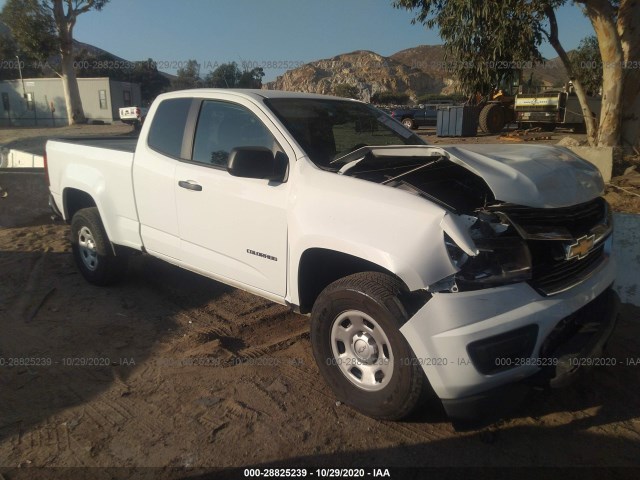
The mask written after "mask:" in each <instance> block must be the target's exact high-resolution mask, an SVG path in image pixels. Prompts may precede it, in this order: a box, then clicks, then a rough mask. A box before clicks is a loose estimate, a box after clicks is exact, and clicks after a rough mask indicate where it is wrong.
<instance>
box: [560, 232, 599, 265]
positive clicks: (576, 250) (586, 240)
mask: <svg viewBox="0 0 640 480" xmlns="http://www.w3.org/2000/svg"><path fill="white" fill-rule="evenodd" d="M595 238H596V236H595V235H589V236H587V235H585V236H584V237H580V238H578V239H577V240H576V243H574V244H572V245H568V246H567V247H566V251H567V260H571V259H572V258H576V257H578V259H581V258H584V257H586V256H587V255H588V254H589V252H590V251H591V249H592V248H593V242H594V240H595Z"/></svg>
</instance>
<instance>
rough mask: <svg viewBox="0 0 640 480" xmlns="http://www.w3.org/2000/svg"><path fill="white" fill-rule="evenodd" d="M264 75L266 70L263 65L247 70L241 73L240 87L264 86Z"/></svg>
mask: <svg viewBox="0 0 640 480" xmlns="http://www.w3.org/2000/svg"><path fill="white" fill-rule="evenodd" d="M262 77H264V70H263V69H262V67H257V68H253V69H251V70H245V71H244V72H242V74H241V75H240V79H239V80H238V87H239V88H262Z"/></svg>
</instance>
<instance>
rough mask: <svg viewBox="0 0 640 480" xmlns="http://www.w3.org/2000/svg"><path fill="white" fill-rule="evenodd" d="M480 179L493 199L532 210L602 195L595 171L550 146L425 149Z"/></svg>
mask: <svg viewBox="0 0 640 480" xmlns="http://www.w3.org/2000/svg"><path fill="white" fill-rule="evenodd" d="M429 148H430V149H432V151H433V150H435V151H438V150H442V151H443V152H446V154H447V157H449V159H450V160H451V161H452V162H454V163H457V164H459V165H461V166H463V167H465V168H467V169H469V170H471V171H472V172H473V173H475V174H476V175H478V176H480V177H482V178H483V179H484V181H485V182H486V183H487V185H488V186H489V188H490V189H491V191H492V192H493V194H494V196H495V198H496V200H501V201H503V202H509V203H515V204H518V205H523V206H528V207H533V208H559V207H568V206H571V205H576V204H579V203H584V202H587V201H589V200H592V199H594V198H596V197H598V196H600V195H602V194H603V192H604V182H603V180H602V176H601V175H600V172H599V171H598V169H597V168H596V167H595V166H594V165H592V164H591V163H589V162H587V161H586V160H584V159H582V158H580V157H579V156H577V155H576V154H574V153H573V152H571V151H570V150H568V149H566V148H563V147H556V146H553V145H499V144H482V145H449V146H440V145H438V146H435V145H430V146H429Z"/></svg>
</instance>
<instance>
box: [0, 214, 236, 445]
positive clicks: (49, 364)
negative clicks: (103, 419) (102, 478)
mask: <svg viewBox="0 0 640 480" xmlns="http://www.w3.org/2000/svg"><path fill="white" fill-rule="evenodd" d="M39 228H41V227H36V229H39ZM42 228H43V229H50V228H52V229H53V230H52V231H49V230H45V233H43V234H42V236H40V235H37V234H35V233H33V230H34V229H33V228H31V229H28V228H18V229H11V232H15V238H13V239H12V240H13V242H12V244H11V245H10V246H9V247H7V244H5V245H3V243H4V241H5V240H6V236H4V237H3V238H2V239H1V240H3V242H0V272H2V273H1V275H0V332H1V334H0V441H3V440H5V439H7V438H8V437H12V440H11V441H12V442H18V443H20V442H21V441H23V437H24V435H26V434H27V433H28V432H29V431H30V429H31V428H32V427H34V426H35V425H42V424H46V423H47V422H48V419H49V418H50V417H52V416H54V415H56V414H58V413H60V412H63V411H64V410H66V409H69V408H70V407H75V406H81V405H85V404H89V403H91V402H92V400H93V399H95V398H96V397H100V396H102V395H105V392H108V395H109V396H114V395H115V396H127V395H129V394H130V393H131V385H130V384H129V382H128V379H129V378H130V376H131V375H132V374H134V373H135V372H136V370H137V369H139V368H141V367H145V366H146V365H145V363H146V362H149V361H151V362H154V361H155V360H154V359H153V355H154V353H156V352H157V349H158V346H159V345H160V344H162V343H163V342H166V341H168V340H169V339H170V338H172V337H175V336H176V335H177V334H178V331H179V330H180V328H181V324H184V323H186V322H185V321H184V320H180V316H181V315H183V311H184V309H185V308H192V307H196V306H198V305H199V304H204V303H209V302H212V301H214V300H215V299H216V298H217V297H218V296H219V295H221V294H223V293H224V292H227V291H228V290H229V287H226V286H224V285H222V284H219V283H217V282H213V281H211V280H207V279H204V278H202V277H200V276H198V275H194V274H190V273H188V272H184V273H182V271H180V270H179V269H177V268H174V267H168V268H167V267H164V266H162V265H156V262H155V261H152V262H145V267H149V268H145V269H144V273H140V272H139V271H137V270H136V269H137V267H136V265H133V267H132V268H131V273H130V275H129V276H128V277H127V278H126V279H125V280H124V281H123V282H122V283H120V284H118V285H115V286H113V287H108V288H100V287H95V286H92V285H90V284H88V283H86V282H85V280H84V279H83V278H82V277H81V275H80V274H79V273H78V272H77V270H76V267H75V264H74V262H73V259H72V256H71V254H70V253H69V252H64V253H63V252H52V251H48V250H51V247H44V246H42V245H40V248H41V250H38V251H33V250H32V251H23V250H20V248H21V247H19V246H17V243H19V244H22V242H25V245H27V244H28V245H29V247H28V248H32V245H36V246H35V247H33V248H34V249H37V248H38V243H39V242H40V241H41V240H42V238H44V237H46V236H47V235H59V236H60V237H61V238H60V239H58V240H54V241H53V243H54V244H55V243H56V242H59V243H63V242H66V238H65V237H66V229H65V228H64V227H62V228H63V229H64V230H60V228H59V227H55V226H47V227H42ZM56 228H58V230H55V229H56ZM6 232H7V231H5V233H6ZM23 235H24V236H23ZM41 237H42V238H41ZM48 242H51V240H49V241H48ZM44 243H46V241H45V242H44ZM5 248H7V249H5ZM9 248H11V249H9ZM56 249H57V248H56ZM140 260H141V261H144V260H142V259H140ZM134 263H135V262H134ZM157 263H160V262H157ZM174 300H176V301H174ZM87 412H88V413H87V414H88V415H91V413H90V407H89V409H88V410H87ZM83 415H84V414H83Z"/></svg>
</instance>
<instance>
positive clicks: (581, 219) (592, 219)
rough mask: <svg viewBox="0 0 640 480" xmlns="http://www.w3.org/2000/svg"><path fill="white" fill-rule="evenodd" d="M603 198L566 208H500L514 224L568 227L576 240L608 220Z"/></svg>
mask: <svg viewBox="0 0 640 480" xmlns="http://www.w3.org/2000/svg"><path fill="white" fill-rule="evenodd" d="M605 205H606V204H605V201H604V199H603V198H596V199H595V200H591V201H590V202H586V203H581V204H579V205H575V206H572V207H564V208H530V207H521V206H504V207H501V208H498V210H499V211H501V212H503V213H505V214H506V215H507V216H508V217H509V219H511V221H512V222H514V223H517V224H518V225H522V226H523V227H524V226H551V227H566V228H567V229H568V230H569V231H570V232H571V233H572V234H573V235H574V236H575V237H576V238H578V237H581V236H582V235H585V234H586V233H587V232H589V230H591V229H592V228H593V227H594V226H595V225H597V224H598V223H602V222H604V221H605V220H606V218H605V217H606V206H605Z"/></svg>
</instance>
